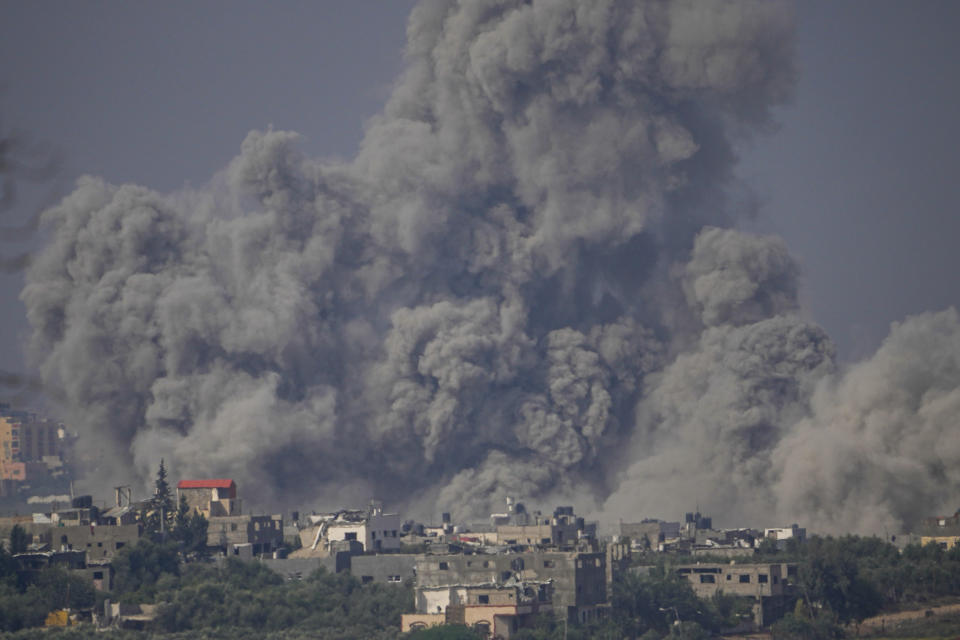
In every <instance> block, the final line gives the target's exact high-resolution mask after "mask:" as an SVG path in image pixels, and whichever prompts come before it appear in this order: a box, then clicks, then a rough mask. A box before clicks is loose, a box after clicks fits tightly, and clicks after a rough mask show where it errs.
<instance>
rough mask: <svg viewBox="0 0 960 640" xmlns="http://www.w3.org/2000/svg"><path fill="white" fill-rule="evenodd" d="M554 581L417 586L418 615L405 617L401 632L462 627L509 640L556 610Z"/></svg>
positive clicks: (402, 621)
mask: <svg viewBox="0 0 960 640" xmlns="http://www.w3.org/2000/svg"><path fill="white" fill-rule="evenodd" d="M551 586H552V585H551V583H550V582H514V583H512V584H464V585H451V586H444V587H417V590H416V600H415V602H416V610H417V611H416V613H413V614H409V613H405V614H403V616H402V618H401V631H403V632H408V631H416V630H418V629H424V628H427V627H433V626H438V625H441V624H460V625H464V626H466V627H469V628H471V629H473V630H475V631H477V632H478V633H479V634H480V635H481V636H483V637H494V638H503V639H504V640H509V638H512V637H514V636H515V635H516V633H517V631H519V630H520V629H521V628H523V627H525V626H527V625H528V624H529V623H530V622H531V621H532V620H533V618H534V616H536V615H537V614H539V613H547V612H550V611H552V602H551Z"/></svg>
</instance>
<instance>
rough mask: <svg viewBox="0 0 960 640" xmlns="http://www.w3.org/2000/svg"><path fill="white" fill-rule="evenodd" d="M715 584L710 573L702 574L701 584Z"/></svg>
mask: <svg viewBox="0 0 960 640" xmlns="http://www.w3.org/2000/svg"><path fill="white" fill-rule="evenodd" d="M713 583H714V580H713V576H712V575H710V574H709V573H701V574H700V584H713Z"/></svg>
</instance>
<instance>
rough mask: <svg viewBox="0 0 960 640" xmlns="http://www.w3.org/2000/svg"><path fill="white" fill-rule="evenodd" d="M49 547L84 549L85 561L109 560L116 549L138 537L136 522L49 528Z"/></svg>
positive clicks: (139, 531)
mask: <svg viewBox="0 0 960 640" xmlns="http://www.w3.org/2000/svg"><path fill="white" fill-rule="evenodd" d="M49 535H50V543H51V547H52V548H54V549H64V550H66V549H70V550H73V551H85V552H86V554H87V556H86V561H87V562H93V561H96V560H110V559H112V558H113V557H114V556H115V555H116V554H117V552H118V551H120V550H121V549H123V548H124V547H127V546H130V547H132V546H134V545H135V544H137V541H138V540H139V539H140V535H141V530H140V525H138V524H129V525H120V526H109V525H107V526H97V525H95V524H90V525H75V526H69V527H52V528H51V529H49Z"/></svg>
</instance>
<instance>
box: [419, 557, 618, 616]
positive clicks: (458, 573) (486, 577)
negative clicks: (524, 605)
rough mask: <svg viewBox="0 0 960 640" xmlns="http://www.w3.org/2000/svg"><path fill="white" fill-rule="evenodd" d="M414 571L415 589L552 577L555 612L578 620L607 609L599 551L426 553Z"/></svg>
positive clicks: (598, 614) (603, 558)
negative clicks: (415, 572) (490, 553)
mask: <svg viewBox="0 0 960 640" xmlns="http://www.w3.org/2000/svg"><path fill="white" fill-rule="evenodd" d="M416 571H417V587H418V588H420V587H450V586H457V585H464V584H490V585H503V584H511V583H512V582H515V581H539V582H544V581H552V583H553V598H552V601H553V612H554V614H555V615H557V616H561V617H565V618H566V619H568V620H570V621H576V622H580V623H585V622H591V621H594V620H598V619H602V618H603V617H604V616H605V615H606V612H607V610H608V609H609V604H608V603H607V567H606V555H605V554H604V553H603V552H578V551H530V552H524V553H507V554H498V555H488V554H473V555H438V556H425V557H424V558H423V559H422V560H420V561H418V562H417V566H416Z"/></svg>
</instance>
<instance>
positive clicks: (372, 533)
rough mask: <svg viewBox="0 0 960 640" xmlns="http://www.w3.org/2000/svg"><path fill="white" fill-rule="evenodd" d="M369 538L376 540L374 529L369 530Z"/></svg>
mask: <svg viewBox="0 0 960 640" xmlns="http://www.w3.org/2000/svg"><path fill="white" fill-rule="evenodd" d="M370 539H371V540H376V539H377V532H376V531H371V532H370Z"/></svg>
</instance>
